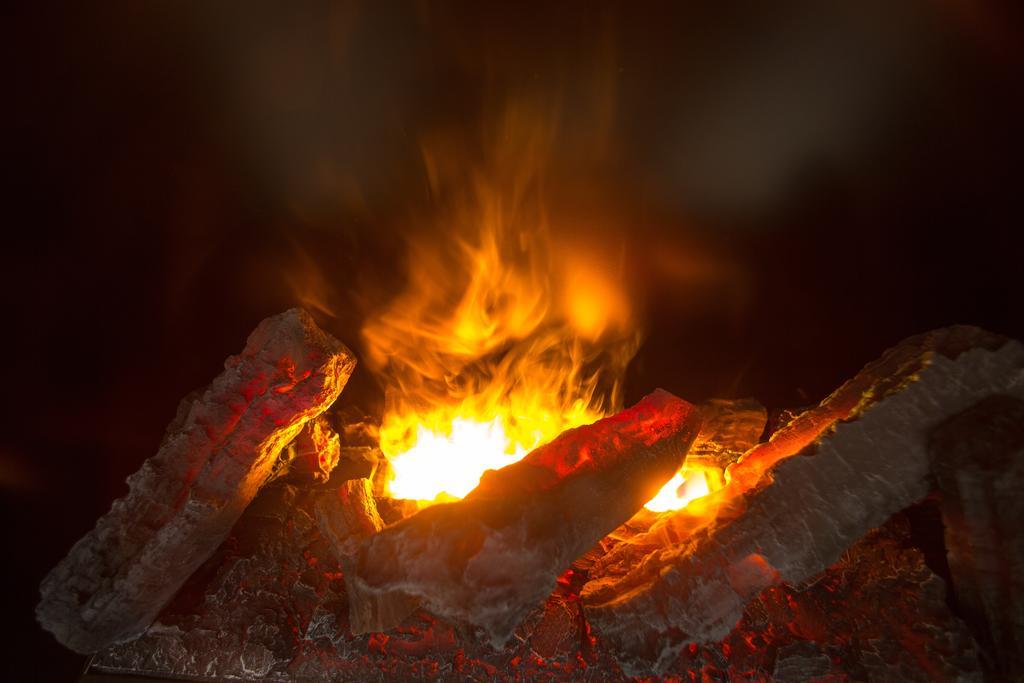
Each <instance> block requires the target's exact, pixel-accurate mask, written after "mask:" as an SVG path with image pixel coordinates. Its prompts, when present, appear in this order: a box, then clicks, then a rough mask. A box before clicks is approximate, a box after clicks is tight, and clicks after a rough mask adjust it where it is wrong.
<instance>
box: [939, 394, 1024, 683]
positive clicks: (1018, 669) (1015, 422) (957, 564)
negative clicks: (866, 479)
mask: <svg viewBox="0 0 1024 683" xmlns="http://www.w3.org/2000/svg"><path fill="white" fill-rule="evenodd" d="M931 454H932V467H933V470H934V472H935V478H936V480H937V482H938V485H939V490H940V491H941V493H942V503H941V505H942V521H943V524H944V526H945V530H946V532H945V533H946V552H947V554H948V558H949V568H950V571H951V573H952V575H953V588H954V590H955V593H956V600H957V604H958V606H959V608H960V611H961V612H962V613H963V615H964V618H965V619H966V620H967V622H968V623H969V624H970V625H971V628H972V630H973V631H974V633H975V635H976V637H977V638H978V640H979V642H980V643H981V644H982V645H983V646H984V648H985V650H986V651H987V654H988V657H989V660H990V667H991V668H992V669H993V670H995V671H997V672H998V673H999V674H1000V675H1001V676H1003V677H1005V679H1006V680H1021V679H1024V533H1022V532H1021V528H1020V525H1021V520H1024V498H1022V497H1021V492H1022V491H1024V401H1021V400H1020V399H1018V398H1013V397H1011V396H993V397H992V398H989V399H986V400H984V401H982V402H981V403H979V404H977V405H976V406H974V407H973V408H971V409H969V410H967V411H965V412H963V413H961V414H959V415H957V416H956V417H954V418H952V419H950V420H949V421H948V422H946V423H945V424H943V425H941V426H940V427H939V428H938V429H936V430H935V432H934V433H933V434H932V439H931Z"/></svg>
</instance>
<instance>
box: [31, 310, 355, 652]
mask: <svg viewBox="0 0 1024 683" xmlns="http://www.w3.org/2000/svg"><path fill="white" fill-rule="evenodd" d="M354 366H355V359H354V357H353V356H352V354H351V353H350V352H349V350H348V349H346V348H345V346H344V345H342V344H341V343H340V342H338V341H337V340H336V339H334V338H333V337H331V336H330V335H328V334H326V333H324V332H323V331H321V330H320V329H319V328H318V327H317V326H316V324H315V323H314V321H313V319H312V318H311V317H310V316H309V314H308V313H306V312H304V311H302V310H299V309H292V310H289V311H287V312H285V313H282V314H280V315H277V316H274V317H271V318H268V319H266V320H264V321H263V322H262V323H260V325H259V326H258V327H257V328H256V330H255V331H254V332H253V333H252V334H251V335H250V336H249V339H248V342H247V343H246V346H245V348H244V350H243V351H242V352H241V353H240V354H239V355H237V356H232V357H230V358H229V359H228V360H227V361H226V362H225V367H224V372H222V373H221V374H220V375H219V376H218V377H217V378H216V379H215V380H214V381H213V382H212V383H211V384H210V386H209V387H208V388H207V389H206V390H205V391H203V392H202V393H201V394H198V395H195V396H193V397H190V398H188V399H186V400H185V401H183V402H182V404H181V405H180V406H179V408H178V414H177V417H176V418H175V419H174V421H173V422H172V423H171V425H170V426H169V427H168V429H167V433H166V435H165V436H164V440H163V443H162V444H161V446H160V449H159V451H158V452H157V454H156V455H155V456H153V457H151V458H149V459H148V460H146V461H145V462H144V463H143V465H142V467H141V468H140V469H139V471H138V472H136V473H135V474H133V475H132V476H131V477H129V478H128V486H129V491H128V494H127V495H126V496H125V497H123V498H121V499H119V500H117V501H115V502H114V504H113V505H112V507H111V509H110V511H109V512H108V513H107V514H106V515H104V516H103V517H102V518H100V520H99V521H98V522H97V523H96V527H95V528H94V529H93V530H92V531H90V532H89V533H88V534H87V535H86V536H85V537H84V538H82V539H81V540H80V541H79V542H78V543H76V544H75V546H74V547H73V548H72V549H71V551H70V552H69V553H68V556H67V557H66V558H65V559H64V560H62V561H61V562H60V563H59V564H58V565H57V567H56V568H55V569H54V570H53V571H52V572H50V574H49V575H48V576H47V577H46V579H45V580H44V581H43V583H42V586H41V592H42V600H41V602H40V603H39V606H38V608H37V610H36V614H37V617H38V619H39V621H40V623H41V624H42V625H43V627H44V628H46V629H47V630H49V631H50V632H52V633H53V634H54V636H56V638H57V639H58V640H59V641H60V642H61V643H63V644H64V645H66V646H67V647H69V648H71V649H72V650H75V651H77V652H82V653H87V652H93V651H96V650H98V649H100V648H103V647H105V646H107V645H110V644H111V643H115V642H119V641H124V640H128V639H131V638H134V637H135V636H137V635H139V634H140V633H142V632H143V631H144V630H145V628H146V627H147V626H149V624H150V623H151V622H152V621H153V619H154V618H155V617H156V616H157V614H158V613H159V611H160V609H161V608H162V607H163V606H164V605H165V604H167V602H168V601H169V600H170V599H171V597H172V596H173V595H174V594H175V592H176V591H177V590H178V589H179V588H180V587H181V586H182V584H183V583H184V582H185V581H186V580H187V579H188V578H189V576H190V575H191V574H192V573H193V572H194V571H195V570H196V569H197V568H198V567H199V566H200V565H201V564H202V563H203V562H204V561H205V560H206V559H207V558H208V557H210V555H211V554H213V552H214V551H215V550H216V549H217V547H218V546H219V545H220V543H221V542H222V541H223V540H224V538H225V536H226V535H227V534H228V532H229V531H230V530H231V527H232V525H233V524H234V523H235V521H236V520H237V519H238V518H239V516H240V515H241V514H242V512H243V510H245V508H246V506H247V505H248V504H249V502H250V501H251V500H252V498H253V497H254V496H255V495H256V493H257V492H258V491H259V489H260V487H261V486H262V485H263V484H264V483H266V482H267V481H268V479H269V478H271V476H272V475H273V474H274V473H275V472H276V468H277V465H278V459H279V455H280V453H281V451H282V449H283V448H284V447H285V446H286V445H287V444H288V443H289V442H291V441H292V440H293V439H294V438H295V437H296V436H297V435H298V434H299V432H300V431H301V430H302V428H303V426H304V425H305V424H306V423H307V422H308V421H309V420H311V419H313V418H315V417H316V416H317V415H319V414H320V413H321V412H323V411H324V410H325V409H326V408H328V407H329V406H330V405H331V404H332V403H333V402H334V400H335V399H336V398H337V397H338V395H339V393H341V390H342V388H343V387H344V385H345V383H346V381H347V380H348V377H349V375H350V374H351V372H352V369H353V367H354Z"/></svg>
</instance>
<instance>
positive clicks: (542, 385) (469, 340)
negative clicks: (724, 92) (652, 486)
mask: <svg viewBox="0 0 1024 683" xmlns="http://www.w3.org/2000/svg"><path fill="white" fill-rule="evenodd" d="M556 132H557V125H556V123H555V121H554V119H552V118H551V117H550V116H543V115H539V114H538V113H537V111H529V110H526V109H523V108H521V107H518V108H509V109H507V110H506V111H504V112H503V113H502V114H501V115H500V116H499V117H498V122H497V125H496V126H494V127H493V129H492V130H488V131H485V133H486V135H485V140H484V141H483V145H482V148H483V149H484V150H486V152H485V153H484V155H483V158H479V157H478V156H474V155H473V154H467V153H466V151H465V150H464V149H462V147H460V146H459V145H457V144H454V145H453V144H452V143H451V141H450V140H449V141H445V140H443V139H434V140H430V141H428V142H426V143H425V144H424V148H423V154H424V168H425V171H426V179H427V183H428V185H429V188H430V191H431V193H432V197H433V200H434V201H433V205H434V207H435V209H437V215H435V216H432V217H431V218H432V220H431V221H429V222H428V224H427V225H426V226H422V227H417V228H415V229H411V230H410V232H409V233H408V235H407V252H406V253H407V259H408V261H407V268H406V280H405V286H404V288H403V289H402V290H401V291H400V292H399V293H398V294H397V295H395V296H393V297H392V298H391V299H390V301H388V303H387V304H385V305H383V306H379V307H375V308H374V309H373V312H372V314H371V315H370V316H369V317H368V319H367V321H366V323H365V325H364V327H363V340H364V342H365V344H364V346H365V349H366V353H365V354H364V356H365V357H366V360H367V362H368V365H369V366H370V368H371V370H373V371H374V372H375V373H376V374H377V375H378V377H380V378H381V379H382V381H383V384H384V390H385V411H384V417H383V421H382V424H381V428H380V446H381V450H382V452H383V453H384V454H385V455H386V456H387V457H388V460H389V464H390V467H389V468H388V470H389V471H388V474H389V476H390V480H389V481H388V482H387V490H388V493H389V494H390V495H391V496H392V497H395V498H403V499H411V500H417V501H419V502H420V504H421V505H423V504H429V503H431V502H438V501H443V500H449V499H452V498H461V497H462V496H465V495H466V494H467V493H468V492H469V491H470V490H472V489H473V488H475V487H476V485H477V484H478V483H479V481H480V477H481V476H482V475H483V473H484V472H485V471H487V470H488V469H496V468H500V467H504V466H506V465H509V464H512V463H514V462H516V461H517V460H519V459H521V458H522V457H523V456H525V455H526V454H527V453H528V452H530V451H531V450H533V449H534V448H536V447H537V446H540V445H542V444H544V443H546V442H548V441H550V440H552V439H553V438H555V437H556V436H558V435H559V434H560V433H562V432H563V431H565V430H567V429H570V428H572V427H578V426H581V425H584V424H589V423H591V422H594V421H596V420H598V419H600V418H601V417H604V416H605V415H607V414H609V413H612V412H615V411H617V410H618V409H619V408H620V407H621V384H622V378H623V375H624V373H625V369H626V366H627V364H628V363H629V361H630V359H631V358H632V357H633V355H634V353H635V352H636V349H637V347H638V346H639V341H640V331H639V328H638V326H637V324H636V316H635V315H634V312H633V310H632V307H631V306H630V297H629V292H628V291H627V288H626V287H625V286H624V285H623V283H624V280H625V276H624V266H623V263H624V258H623V247H622V246H621V245H616V244H614V243H609V240H603V241H602V240H596V239H594V238H593V232H592V231H587V232H585V233H583V234H580V235H578V236H577V237H576V238H573V237H572V236H570V235H569V234H566V233H564V232H561V233H559V232H558V231H556V230H554V229H552V227H551V226H550V225H549V220H548V207H547V202H546V200H545V192H544V189H545V182H544V180H545V175H546V171H547V169H548V167H549V165H550V164H549V162H550V158H549V157H550V156H551V155H550V149H551V143H552V140H553V139H554V137H555V136H556ZM460 150H461V151H460ZM424 220H425V219H424ZM694 481H695V482H696V480H694ZM682 483H683V482H682V481H680V482H679V484H677V485H676V488H678V487H679V485H680V484H682ZM694 486H696V484H691V483H687V484H686V486H685V487H684V488H686V491H688V492H690V493H687V494H686V495H690V496H691V497H692V496H693V495H697V494H696V491H697V489H696V488H693V487H694ZM691 489H692V491H691ZM656 500H657V501H661V500H662V498H660V497H659V498H658V499H656ZM665 500H666V501H667V500H668V498H667V497H666V499H665ZM654 504H656V505H657V504H659V503H658V502H654ZM661 504H663V505H666V506H667V507H664V509H670V507H671V505H669V504H668V503H661ZM684 504H685V503H684Z"/></svg>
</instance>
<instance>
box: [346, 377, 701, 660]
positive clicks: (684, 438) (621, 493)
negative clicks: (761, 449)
mask: <svg viewBox="0 0 1024 683" xmlns="http://www.w3.org/2000/svg"><path fill="white" fill-rule="evenodd" d="M699 427H700V419H699V417H698V414H697V411H696V409H695V408H694V407H693V406H692V405H690V404H689V403H687V402H685V401H683V400H681V399H678V398H676V397H674V396H672V395H671V394H669V393H667V392H664V391H656V392H654V393H653V394H651V395H649V396H648V397H646V398H645V399H643V400H642V401H640V402H639V403H637V404H636V405H635V406H633V407H632V408H630V409H628V410H624V411H622V412H621V413H618V414H617V415H615V416H613V417H609V418H605V419H603V420H600V421H598V422H596V423H594V424H592V425H589V426H584V427H579V428H577V429H573V430H569V431H567V432H565V433H563V434H562V435H561V436H559V437H558V438H556V439H555V440H554V441H552V442H550V443H549V444H547V445H544V446H541V447H540V448H538V449H536V450H534V451H533V452H532V453H530V454H529V455H527V456H526V457H525V458H524V459H523V460H521V461H519V462H517V463H515V464H513V465H509V466H508V467H504V468H502V469H500V470H495V471H489V472H487V473H486V474H485V475H484V477H483V478H482V480H481V482H480V485H479V486H478V487H477V488H476V489H474V490H473V491H471V492H470V493H469V495H467V496H466V497H465V498H464V499H463V500H461V501H459V502H456V503H449V504H441V505H435V506H433V507H429V508H427V509H425V510H422V511H420V512H419V513H417V514H416V515H414V516H412V517H410V518H408V519H405V520H403V521H401V522H398V523H396V524H394V525H393V526H390V527H388V528H386V529H384V530H383V531H382V532H380V533H379V534H376V535H374V536H372V537H370V538H369V539H367V540H366V541H365V542H364V543H363V544H362V546H361V547H360V550H359V554H358V558H357V561H356V562H355V571H354V572H350V573H349V575H347V576H346V587H347V590H348V595H349V600H350V603H351V608H350V612H351V617H352V628H353V632H354V633H358V632H365V631H381V630H386V629H389V628H392V627H394V626H396V625H398V623H399V622H400V621H401V619H402V618H404V617H405V616H407V615H408V614H409V613H410V612H411V610H412V606H413V605H415V603H416V602H417V601H418V602H419V603H420V604H422V605H423V606H424V607H425V608H426V609H427V610H428V611H430V612H432V613H433V614H436V615H437V616H440V617H442V618H452V619H455V620H458V621H462V622H467V623H469V624H473V625H476V626H479V627H481V628H482V629H483V630H484V631H485V632H486V634H487V636H488V637H489V638H490V640H491V642H492V643H493V644H495V646H501V645H502V644H504V643H505V642H506V641H507V640H508V638H509V637H510V636H511V635H512V633H513V631H514V629H515V628H516V626H517V625H518V624H519V623H520V622H521V621H522V619H523V618H524V617H525V616H526V615H527V614H528V613H529V612H530V611H531V610H532V609H533V608H535V607H536V606H537V605H539V604H541V603H543V602H544V600H545V599H546V598H547V597H548V596H549V595H550V594H551V591H552V589H553V588H554V587H555V582H556V579H557V577H558V576H559V574H561V573H562V572H563V571H564V570H565V569H566V568H567V567H568V566H569V565H570V563H572V561H573V560H575V559H576V558H577V557H579V556H580V555H582V554H583V553H584V552H586V551H587V550H588V549H589V548H591V547H592V546H593V545H594V544H595V543H596V542H597V541H599V540H600V539H601V538H602V537H603V536H604V535H605V534H607V533H608V532H609V531H611V530H612V529H615V528H616V527H618V526H619V525H620V524H622V523H623V522H625V521H626V520H627V519H629V518H630V517H631V516H632V515H633V514H635V513H636V511H637V510H639V509H640V507H641V506H643V504H644V503H645V502H646V501H647V500H649V499H650V497H651V496H652V495H653V494H654V493H655V492H656V491H657V490H658V489H659V487H660V486H661V485H662V484H664V483H665V482H666V481H667V480H668V479H669V478H670V477H672V475H673V474H674V473H675V472H676V470H677V469H678V468H679V466H680V464H681V463H682V461H683V458H684V456H685V455H686V451H687V449H688V448H689V446H690V443H691V442H692V441H693V439H694V437H695V436H696V434H697V431H698V429H699ZM367 604H370V605H371V608H366V607H365V605H367ZM403 612H404V613H403ZM371 615H372V616H373V617H375V618H374V619H368V618H367V617H368V616H371Z"/></svg>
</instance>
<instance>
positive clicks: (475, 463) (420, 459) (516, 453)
mask: <svg viewBox="0 0 1024 683" xmlns="http://www.w3.org/2000/svg"><path fill="white" fill-rule="evenodd" d="M529 450H530V449H526V448H522V447H513V446H512V445H511V443H510V439H509V438H508V437H507V436H506V435H505V429H504V427H503V426H502V421H501V418H500V417H497V418H494V419H493V420H491V421H490V422H477V421H475V420H467V419H463V418H456V419H454V420H453V421H452V427H451V433H449V434H439V433H437V432H433V431H430V430H429V429H427V428H426V427H424V426H422V425H421V426H420V427H418V428H417V430H416V445H414V446H413V447H412V448H410V449H409V450H408V451H406V452H404V453H402V454H400V455H397V456H395V457H393V458H391V467H392V469H394V473H395V478H394V479H393V480H392V481H391V484H390V493H391V495H392V496H393V497H395V498H407V499H412V500H423V501H428V500H433V499H434V498H436V497H438V496H443V495H444V494H447V495H448V496H451V497H454V498H462V497H463V496H465V495H466V494H467V493H469V492H470V491H472V490H473V489H474V488H476V486H477V484H479V483H480V477H481V476H482V475H483V473H484V472H485V471H486V470H496V469H500V468H502V467H505V466H506V465H511V464H512V463H514V462H517V461H519V460H522V458H523V456H525V455H526V454H527V453H528V452H529ZM440 486H443V490H442V491H441V492H440V493H439V492H438V488H439V487H440Z"/></svg>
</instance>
